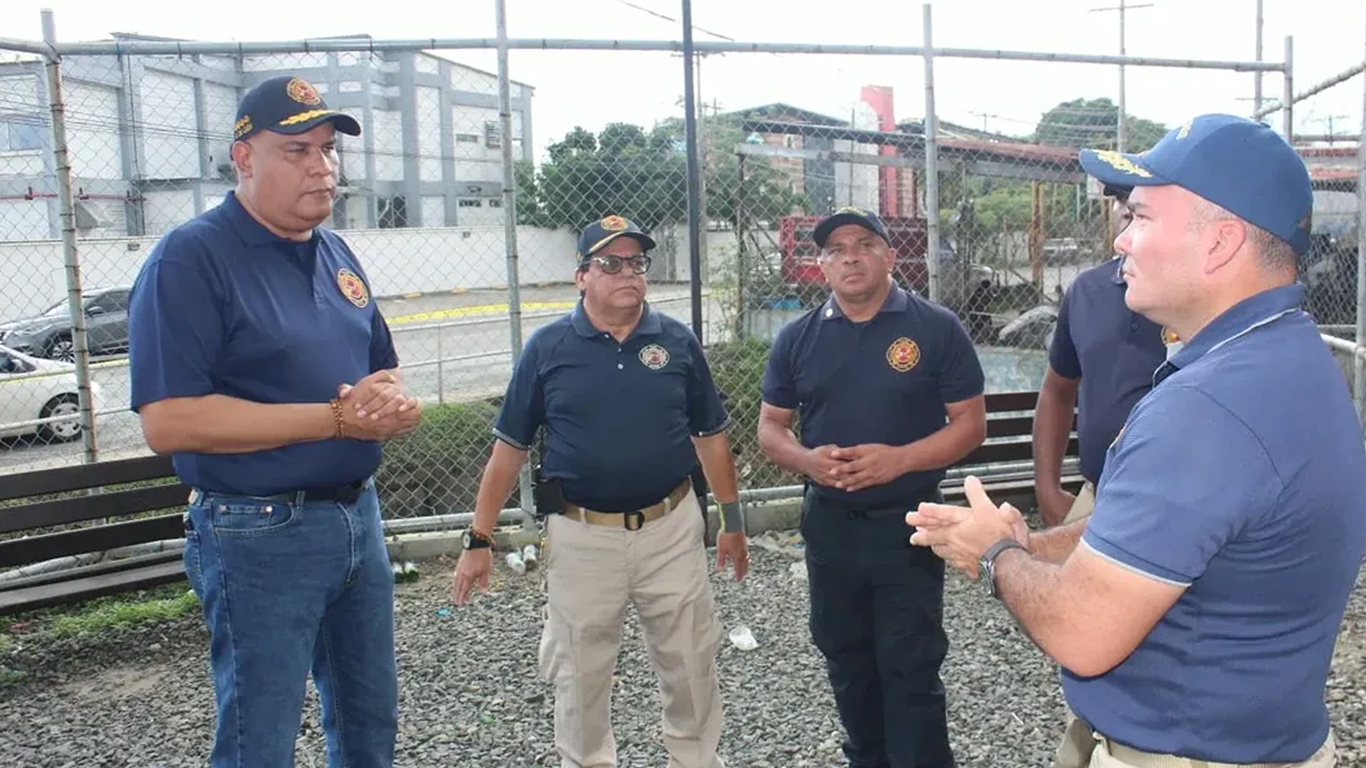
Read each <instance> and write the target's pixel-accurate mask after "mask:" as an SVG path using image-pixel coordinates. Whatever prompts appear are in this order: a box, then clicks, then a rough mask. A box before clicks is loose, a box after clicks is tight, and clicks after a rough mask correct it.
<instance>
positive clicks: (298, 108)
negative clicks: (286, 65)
mask: <svg viewBox="0 0 1366 768" xmlns="http://www.w3.org/2000/svg"><path fill="white" fill-rule="evenodd" d="M329 120H330V121H332V123H333V124H334V125H335V126H336V127H337V130H338V131H340V132H342V133H345V134H347V135H349V136H359V135H360V123H358V122H356V119H355V118H354V117H351V116H350V115H348V114H346V113H344V112H338V111H337V110H335V109H332V108H330V107H328V106H327V102H325V101H323V98H322V96H321V95H319V94H318V89H316V88H314V87H313V84H312V83H310V82H308V81H307V80H305V79H303V78H302V77H295V76H292V75H280V76H278V77H272V78H270V79H269V80H263V81H261V82H260V83H257V84H256V85H255V86H253V87H252V89H251V90H250V91H247V95H245V96H243V97H242V102H241V103H240V104H239V105H238V107H237V122H236V123H234V124H233V131H232V138H233V140H234V141H241V140H243V139H247V138H250V137H252V136H254V135H256V134H258V133H260V132H261V131H272V132H274V133H284V134H290V135H293V134H299V133H307V132H308V131H311V130H313V129H314V128H316V127H317V126H318V125H320V124H322V123H325V122H328V121H329Z"/></svg>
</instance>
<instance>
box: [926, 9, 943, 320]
mask: <svg viewBox="0 0 1366 768" xmlns="http://www.w3.org/2000/svg"><path fill="white" fill-rule="evenodd" d="M923 8H924V15H925V30H924V35H925V42H924V47H925V239H926V243H925V271H926V273H927V274H928V282H929V286H928V291H929V294H930V296H929V299H930V301H939V298H940V286H939V138H938V132H939V120H938V119H937V118H936V117H935V111H934V37H933V35H932V34H931V28H930V16H931V11H930V4H929V3H925V5H924V6H923Z"/></svg>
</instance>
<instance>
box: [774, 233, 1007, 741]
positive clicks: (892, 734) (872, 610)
mask: <svg viewBox="0 0 1366 768" xmlns="http://www.w3.org/2000/svg"><path fill="white" fill-rule="evenodd" d="M813 236H814V240H815V242H816V246H817V247H818V248H820V249H821V251H820V257H819V258H820V264H821V269H822V270H823V271H824V273H825V277H826V280H827V281H828V283H829V284H830V289H831V296H830V299H829V300H828V301H826V302H825V304H824V305H823V306H820V307H817V308H815V309H813V310H811V311H810V312H807V313H806V314H804V315H802V316H801V317H799V318H797V319H796V320H794V321H792V322H791V323H789V324H788V325H786V326H784V327H783V328H782V329H780V330H779V331H778V334H777V336H776V337H775V339H774V341H773V347H772V349H771V351H770V353H769V359H768V366H767V369H766V370H765V371H764V378H763V385H762V389H763V392H762V394H763V404H762V406H761V410H760V415H759V444H760V446H761V447H762V449H763V451H764V453H765V454H766V455H767V456H768V457H769V459H770V460H772V461H773V462H774V463H776V464H778V465H779V466H781V467H783V468H784V469H787V470H788V471H790V472H795V473H798V474H801V475H804V476H805V477H807V478H808V482H807V489H806V494H805V498H804V501H803V508H802V523H801V530H802V536H803V537H804V538H805V540H806V564H807V571H808V575H809V588H810V601H811V618H810V624H811V637H812V640H813V642H814V643H815V645H816V647H817V648H818V649H819V650H820V652H821V653H822V654H823V655H824V657H825V660H826V665H827V672H828V674H829V678H830V684H831V687H832V688H833V690H834V696H835V704H836V706H837V707H838V709H839V713H840V720H841V722H842V723H843V724H844V728H845V731H846V733H847V739H846V740H845V743H844V753H845V755H846V756H848V758H849V762H850V765H851V766H853V768H912V767H913V766H914V767H915V768H947V767H948V766H952V765H953V764H954V760H953V753H952V750H951V748H950V746H949V738H948V720H947V710H946V702H945V695H944V686H943V683H942V682H941V680H940V678H939V669H940V666H941V664H942V663H943V660H944V656H945V654H946V653H947V652H948V638H947V637H946V636H945V634H944V628H943V625H942V622H941V615H942V611H943V599H944V564H943V562H942V561H940V560H939V559H938V558H936V557H934V556H933V555H932V554H931V553H929V552H925V551H923V550H917V549H916V548H914V547H911V546H910V545H909V544H908V543H907V542H906V536H905V529H904V525H903V523H902V516H903V515H904V514H905V511H906V510H907V509H908V508H913V507H915V505H916V504H917V503H919V502H922V501H931V500H942V499H943V496H942V495H941V494H940V491H939V483H940V481H942V480H943V478H944V468H945V467H947V466H949V465H951V464H953V462H955V461H957V460H959V459H960V458H962V457H964V456H966V455H967V454H968V453H970V452H972V451H973V450H974V449H975V448H977V447H978V446H979V445H981V444H982V441H983V440H985V439H986V405H985V397H984V395H983V389H984V384H985V377H984V375H983V373H982V367H981V364H980V363H979V362H978V359H977V354H976V351H975V350H974V349H973V347H972V342H971V340H970V339H969V338H968V334H967V331H966V330H965V329H964V328H963V325H962V323H960V322H959V320H958V318H957V317H955V316H954V315H953V314H952V313H950V312H949V311H948V310H947V309H944V308H943V307H941V306H939V305H937V304H933V303H931V302H929V301H926V300H925V299H922V298H920V297H918V296H916V295H914V294H911V293H909V292H907V291H905V290H903V289H902V288H901V287H899V286H897V285H896V284H895V283H893V281H892V277H891V275H892V269H893V265H894V263H895V260H896V253H895V251H894V250H893V249H892V246H891V243H890V241H889V239H888V237H887V231H886V229H885V228H884V226H883V224H882V221H881V220H880V219H879V218H878V217H877V216H876V215H875V214H873V213H870V212H868V211H863V210H860V209H857V208H845V209H841V210H839V211H837V212H835V213H834V214H833V215H831V216H828V217H826V218H825V219H824V220H822V221H821V222H820V224H818V225H817V226H816V229H815V231H814V233H813ZM799 413H800V416H801V438H800V439H798V438H797V436H796V435H794V434H793V432H792V424H793V420H794V416H796V415H797V414H799Z"/></svg>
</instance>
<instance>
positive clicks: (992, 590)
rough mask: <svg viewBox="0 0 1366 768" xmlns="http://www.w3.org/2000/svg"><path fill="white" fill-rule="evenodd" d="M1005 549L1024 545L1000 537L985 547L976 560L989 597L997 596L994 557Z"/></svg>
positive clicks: (1020, 547) (1019, 547) (1018, 547)
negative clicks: (985, 549)
mask: <svg viewBox="0 0 1366 768" xmlns="http://www.w3.org/2000/svg"><path fill="white" fill-rule="evenodd" d="M1007 549H1024V550H1025V551H1026V552H1028V551H1029V550H1028V549H1025V546H1024V545H1023V544H1021V543H1020V542H1018V541H1016V540H1014V539H1001V540H1000V541H998V542H996V543H995V544H992V545H991V546H989V547H987V551H985V552H983V553H982V557H981V558H980V559H978V561H977V568H978V570H979V571H981V577H980V578H981V580H982V583H983V584H985V585H986V588H987V594H988V595H990V596H991V597H996V598H999V597H1000V595H999V594H997V592H996V558H997V557H998V556H999V555H1000V554H1001V553H1002V552H1004V551H1006V550H1007Z"/></svg>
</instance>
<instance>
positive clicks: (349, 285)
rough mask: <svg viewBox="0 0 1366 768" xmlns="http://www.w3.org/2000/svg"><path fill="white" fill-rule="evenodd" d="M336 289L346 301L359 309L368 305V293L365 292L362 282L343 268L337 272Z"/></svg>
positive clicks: (353, 273) (354, 274)
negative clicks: (338, 289) (339, 290)
mask: <svg viewBox="0 0 1366 768" xmlns="http://www.w3.org/2000/svg"><path fill="white" fill-rule="evenodd" d="M337 287H338V288H340V289H341V292H342V295H343V296H345V297H346V300H347V301H349V302H351V303H352V304H355V305H356V306H357V307H360V308H361V309H364V308H365V306H366V305H367V304H369V303H370V292H369V291H368V290H366V288H365V283H364V281H362V280H361V279H360V278H359V277H358V276H357V275H356V273H355V272H352V271H351V270H349V269H347V268H345V267H342V268H341V269H339V270H337Z"/></svg>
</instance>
